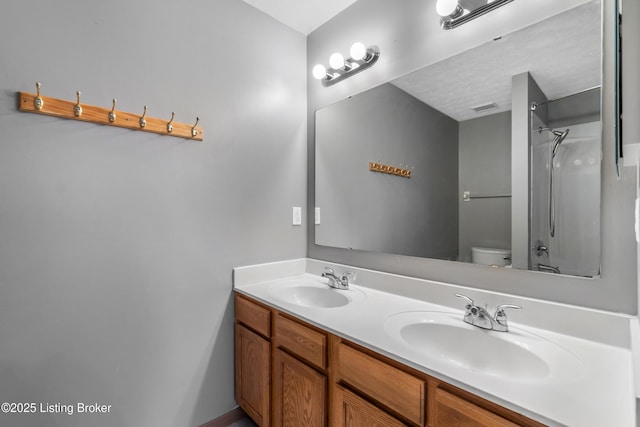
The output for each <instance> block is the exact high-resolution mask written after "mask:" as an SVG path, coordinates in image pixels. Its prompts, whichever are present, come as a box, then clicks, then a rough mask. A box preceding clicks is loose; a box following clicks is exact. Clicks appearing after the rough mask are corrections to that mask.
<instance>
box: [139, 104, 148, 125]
mask: <svg viewBox="0 0 640 427" xmlns="http://www.w3.org/2000/svg"><path fill="white" fill-rule="evenodd" d="M147 108H148V107H147V106H146V105H145V106H144V113H142V116H141V117H140V120H139V121H138V123H140V127H141V128H143V127H145V126H146V125H147V120H146V119H145V118H144V116H146V115H147Z"/></svg>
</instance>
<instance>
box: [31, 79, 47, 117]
mask: <svg viewBox="0 0 640 427" xmlns="http://www.w3.org/2000/svg"><path fill="white" fill-rule="evenodd" d="M36 92H37V93H36V99H34V100H33V106H34V107H36V110H42V106H43V105H44V101H43V100H42V98H41V97H40V82H36Z"/></svg>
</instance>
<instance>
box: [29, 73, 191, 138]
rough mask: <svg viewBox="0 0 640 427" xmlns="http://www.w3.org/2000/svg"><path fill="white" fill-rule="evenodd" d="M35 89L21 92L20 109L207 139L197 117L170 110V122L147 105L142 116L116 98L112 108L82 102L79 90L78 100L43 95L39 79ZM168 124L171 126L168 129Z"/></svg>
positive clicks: (180, 136) (140, 129)
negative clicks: (177, 117)
mask: <svg viewBox="0 0 640 427" xmlns="http://www.w3.org/2000/svg"><path fill="white" fill-rule="evenodd" d="M36 90H37V93H36V94H33V93H26V92H18V95H19V107H18V109H19V110H20V111H23V112H26V113H35V114H44V115H48V116H54V117H60V118H63V119H72V120H80V121H83V122H90V123H96V124H101V125H108V126H116V127H122V128H126V129H131V130H139V131H143V132H151V133H156V134H159V135H166V136H173V137H178V138H185V139H193V140H196V141H202V140H204V135H203V129H202V127H200V126H198V121H196V124H195V125H193V124H189V123H181V122H176V121H173V117H174V113H171V114H172V119H171V121H170V122H169V125H170V126H168V123H167V120H166V119H160V118H155V117H148V116H147V115H146V110H147V107H146V106H145V112H144V113H143V115H142V116H140V114H139V113H128V112H126V111H118V110H116V100H115V99H114V100H113V102H112V106H111V108H103V107H98V106H94V105H86V104H83V105H80V92H76V97H77V98H76V101H67V100H63V99H57V98H50V97H46V96H41V95H40V90H41V84H40V83H39V82H38V83H36ZM142 121H144V125H142V124H141V122H142ZM169 128H170V129H171V130H169Z"/></svg>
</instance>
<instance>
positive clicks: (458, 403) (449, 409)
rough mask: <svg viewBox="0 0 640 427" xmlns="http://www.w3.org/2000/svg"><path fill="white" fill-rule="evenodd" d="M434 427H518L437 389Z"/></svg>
mask: <svg viewBox="0 0 640 427" xmlns="http://www.w3.org/2000/svg"><path fill="white" fill-rule="evenodd" d="M435 394H436V396H435V401H436V404H435V420H432V421H433V425H434V427H448V426H457V425H463V426H469V427H518V426H519V424H514V423H512V422H511V421H509V420H506V419H504V418H502V417H501V416H500V415H498V414H495V413H493V412H490V411H488V410H486V409H484V408H482V407H480V406H478V405H475V404H473V403H471V402H469V401H467V400H465V399H463V398H461V397H458V396H456V395H454V394H451V393H449V392H448V391H446V390H443V389H441V388H437V389H436V391H435Z"/></svg>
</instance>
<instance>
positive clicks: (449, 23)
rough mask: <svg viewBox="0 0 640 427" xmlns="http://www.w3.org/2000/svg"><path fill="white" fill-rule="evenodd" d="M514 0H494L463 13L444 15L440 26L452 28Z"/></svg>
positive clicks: (446, 28) (445, 28)
mask: <svg viewBox="0 0 640 427" xmlns="http://www.w3.org/2000/svg"><path fill="white" fill-rule="evenodd" d="M512 1H513V0H494V1H492V2H490V3H487V4H485V5H483V6H480V7H477V8H476V9H474V10H471V11H469V12H468V13H466V10H465V13H463V14H462V15H458V16H443V17H442V18H440V26H441V27H442V28H443V29H444V30H451V29H453V28H456V27H458V26H460V25H462V24H465V23H467V22H469V21H471V20H473V19H476V18H477V17H479V16H482V15H484V14H485V13H489V12H491V11H492V10H495V9H497V8H499V7H500V6H504V5H505V4H507V3H511V2H512Z"/></svg>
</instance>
